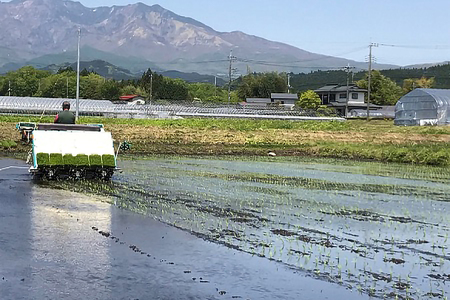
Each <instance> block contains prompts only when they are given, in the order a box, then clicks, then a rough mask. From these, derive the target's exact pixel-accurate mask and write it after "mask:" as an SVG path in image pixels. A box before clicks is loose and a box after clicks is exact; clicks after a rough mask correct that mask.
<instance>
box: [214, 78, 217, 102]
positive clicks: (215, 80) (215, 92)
mask: <svg viewBox="0 0 450 300" xmlns="http://www.w3.org/2000/svg"><path fill="white" fill-rule="evenodd" d="M216 96H217V76H216V75H214V97H216Z"/></svg>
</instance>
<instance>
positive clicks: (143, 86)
mask: <svg viewBox="0 0 450 300" xmlns="http://www.w3.org/2000/svg"><path fill="white" fill-rule="evenodd" d="M76 83H77V74H76V72H75V71H74V70H73V69H72V68H70V67H68V68H63V69H59V70H58V72H57V73H56V74H53V73H51V72H50V71H43V70H38V69H35V68H34V67H31V66H26V67H23V68H20V69H19V70H16V71H11V72H8V73H7V74H5V75H3V76H0V95H2V96H8V95H10V96H18V97H45V98H72V99H73V98H75V97H76V85H77V84H76ZM122 95H141V96H143V97H144V98H146V99H147V100H167V101H194V100H198V101H202V102H225V101H227V100H228V92H227V90H225V89H223V88H220V87H216V86H214V85H213V84H209V83H192V84H188V83H187V82H185V81H184V80H181V79H172V78H169V77H165V76H162V75H160V74H157V73H155V72H152V70H150V69H148V70H147V71H146V72H144V73H143V74H142V76H141V78H138V79H133V80H113V79H106V78H104V77H102V76H100V75H99V74H97V73H95V72H90V71H88V70H86V69H84V70H83V71H81V72H80V98H82V99H105V100H118V99H119V97H120V96H122ZM232 96H233V97H232V99H233V101H237V98H236V96H235V91H233V95H232Z"/></svg>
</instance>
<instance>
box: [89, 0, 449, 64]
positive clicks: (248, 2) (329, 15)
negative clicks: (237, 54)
mask: <svg viewBox="0 0 450 300" xmlns="http://www.w3.org/2000/svg"><path fill="white" fill-rule="evenodd" d="M80 2H81V3H82V4H83V5H85V6H87V7H97V6H112V5H127V4H130V3H136V2H138V1H137V0H81V1H80ZM140 2H142V3H145V4H147V5H153V4H159V5H161V6H163V7H164V8H166V9H169V10H171V11H173V12H174V13H176V14H179V15H182V16H187V17H191V18H194V19H196V20H198V21H200V22H202V23H205V24H206V25H208V26H210V27H212V28H214V29H215V30H217V31H235V30H239V31H243V32H245V33H247V34H252V35H256V36H259V37H263V38H266V39H269V40H274V41H279V42H284V43H287V44H290V45H293V46H296V47H298V48H301V49H304V50H307V51H311V52H315V53H321V54H326V55H333V56H339V57H344V58H349V59H354V60H357V61H364V60H365V59H366V57H367V56H368V45H369V44H370V43H371V42H375V43H380V44H386V45H393V46H381V45H380V47H378V48H374V51H373V54H374V56H375V57H376V60H377V62H378V63H389V64H397V65H408V64H416V63H427V62H441V61H445V60H450V0H228V1H217V0H190V1H187V0H159V1H154V0H141V1H140Z"/></svg>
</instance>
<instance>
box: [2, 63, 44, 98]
mask: <svg viewBox="0 0 450 300" xmlns="http://www.w3.org/2000/svg"><path fill="white" fill-rule="evenodd" d="M49 75H50V73H49V72H48V71H41V70H36V69H35V68H33V67H31V66H26V67H23V68H20V69H19V70H17V71H11V72H8V73H7V74H6V75H5V76H4V77H3V79H2V82H1V86H0V94H3V95H8V94H9V92H8V90H9V88H10V87H11V96H19V97H31V96H33V95H34V94H35V93H36V92H37V91H38V89H39V85H40V80H41V79H42V78H45V77H47V76H49Z"/></svg>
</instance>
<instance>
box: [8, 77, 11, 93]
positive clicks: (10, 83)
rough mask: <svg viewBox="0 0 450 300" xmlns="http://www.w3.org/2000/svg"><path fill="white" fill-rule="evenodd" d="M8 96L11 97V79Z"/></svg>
mask: <svg viewBox="0 0 450 300" xmlns="http://www.w3.org/2000/svg"><path fill="white" fill-rule="evenodd" d="M8 96H10V97H11V80H9V81H8Z"/></svg>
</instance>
